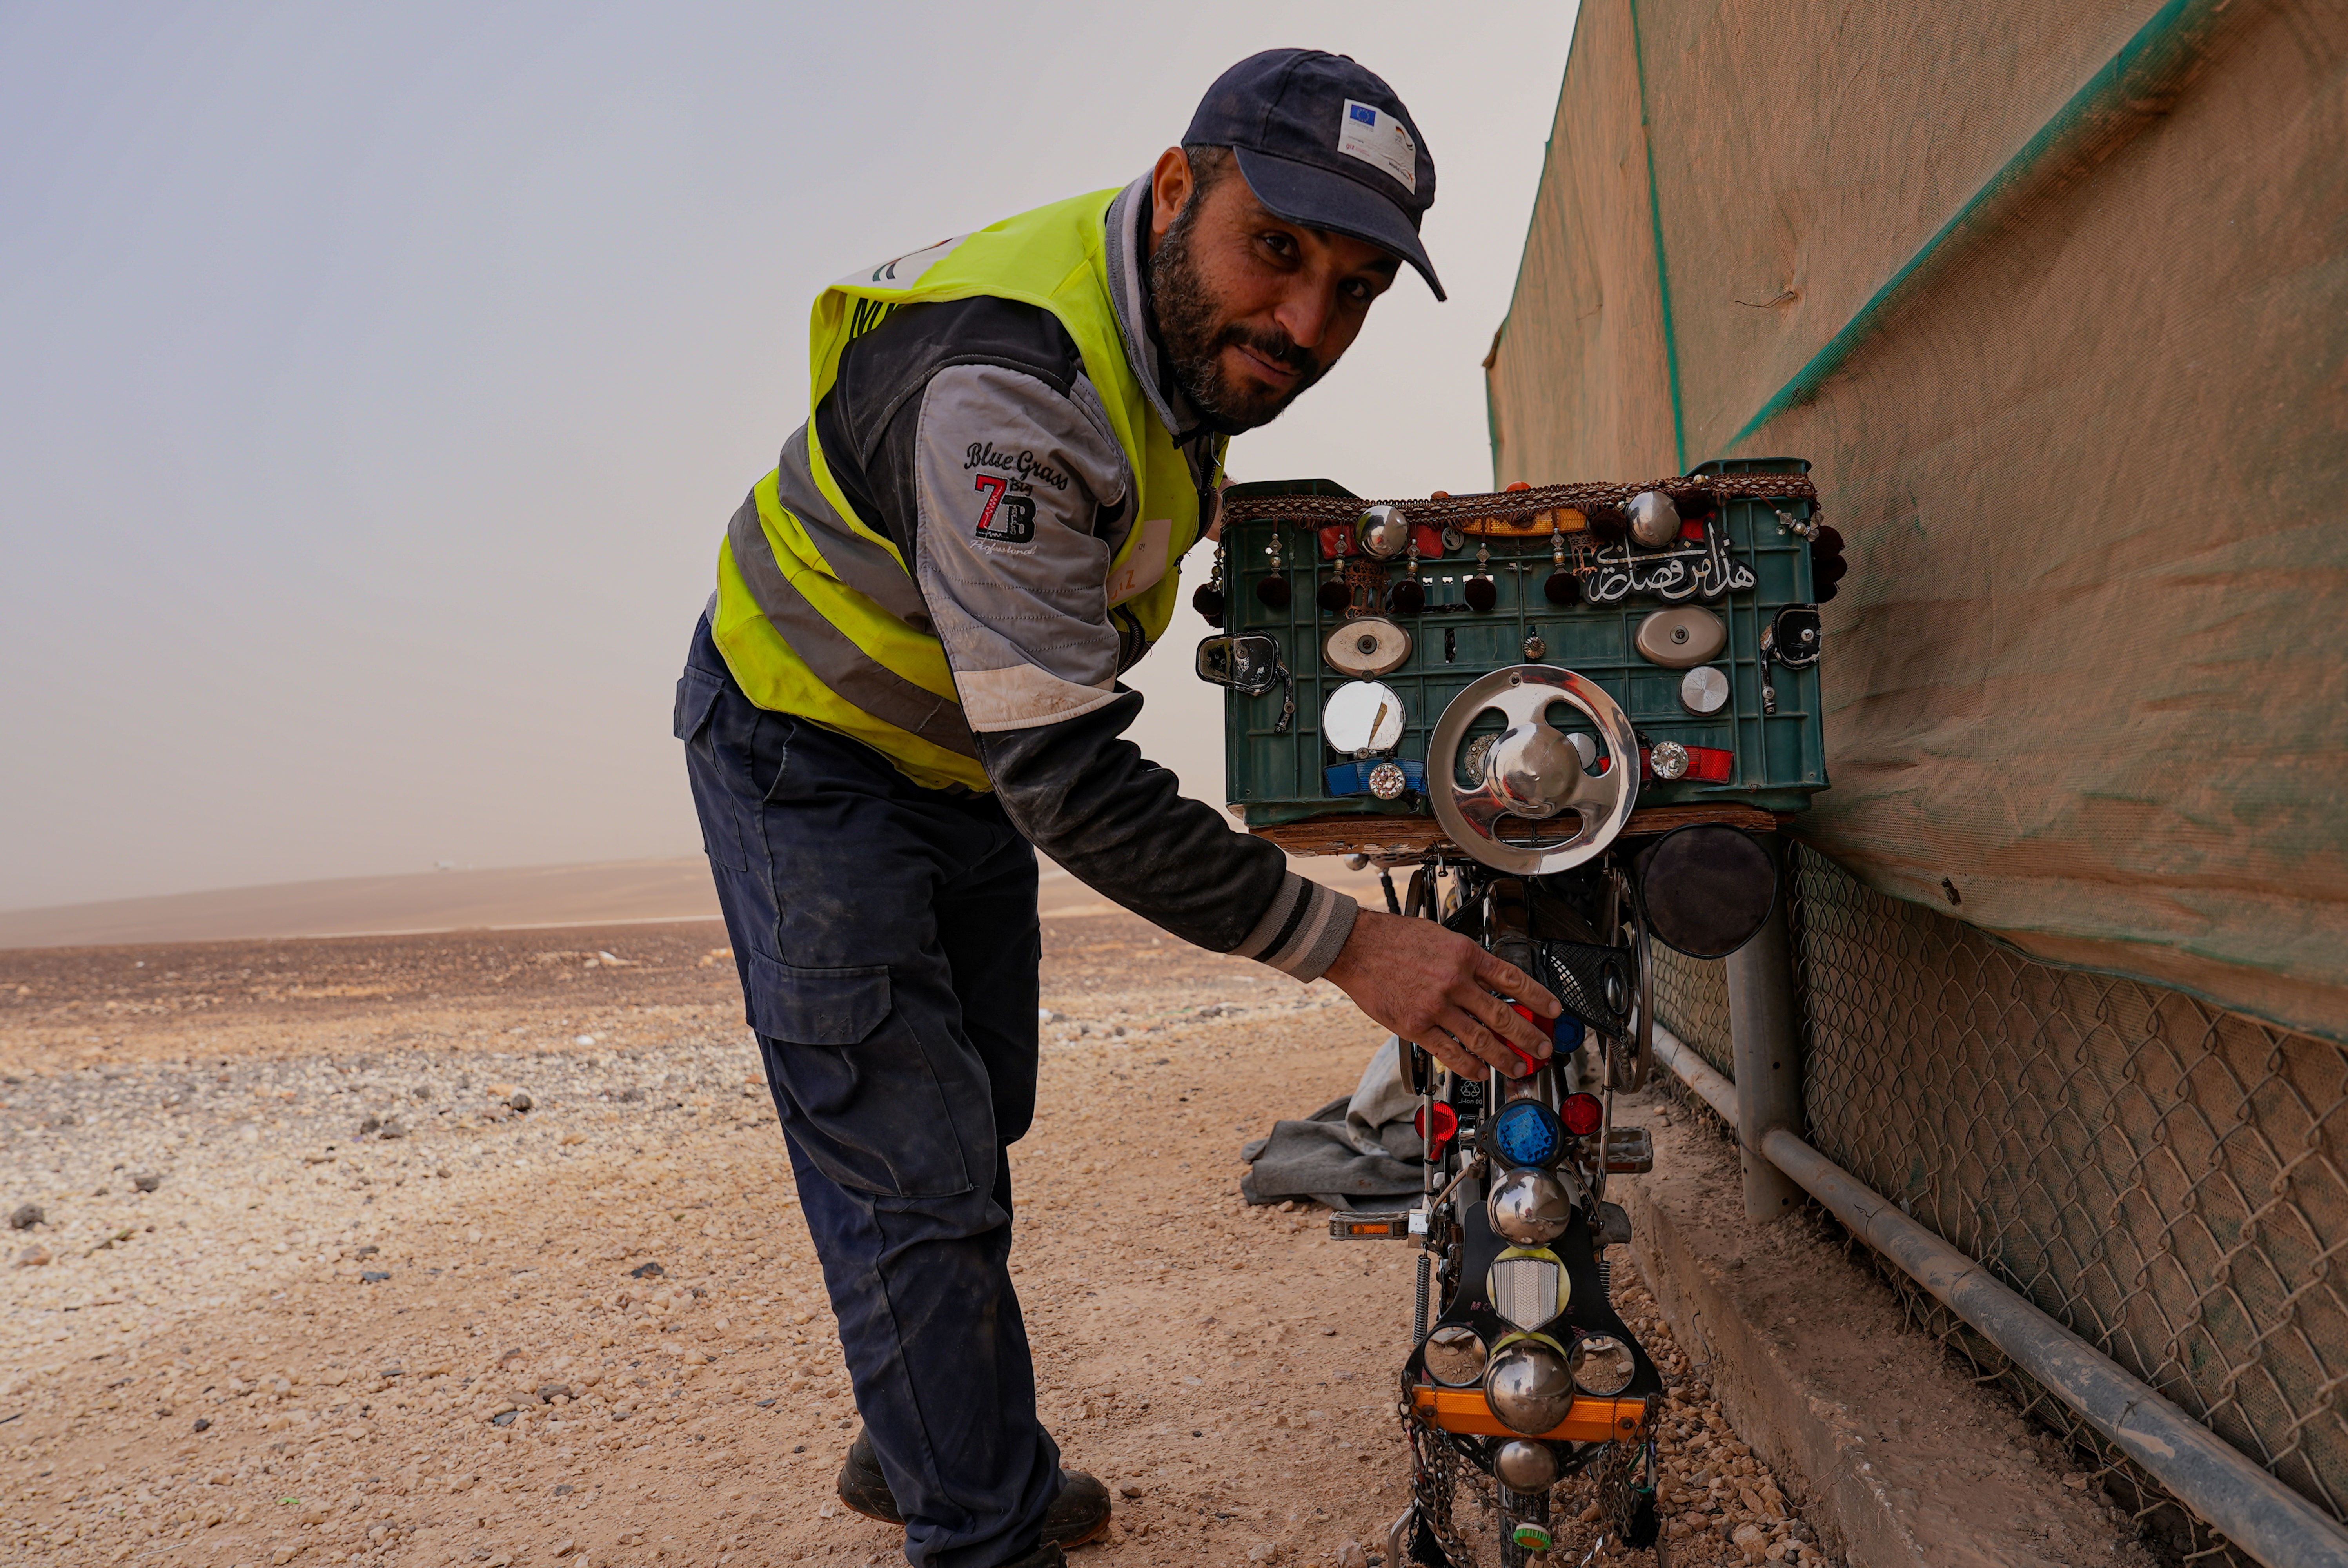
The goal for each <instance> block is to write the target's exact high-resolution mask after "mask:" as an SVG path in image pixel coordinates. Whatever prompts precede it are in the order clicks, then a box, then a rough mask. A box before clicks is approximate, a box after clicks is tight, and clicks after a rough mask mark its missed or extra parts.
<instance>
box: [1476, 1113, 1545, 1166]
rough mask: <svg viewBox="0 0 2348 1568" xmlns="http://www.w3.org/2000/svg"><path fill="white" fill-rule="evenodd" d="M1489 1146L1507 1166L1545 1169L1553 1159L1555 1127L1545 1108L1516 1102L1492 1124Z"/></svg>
mask: <svg viewBox="0 0 2348 1568" xmlns="http://www.w3.org/2000/svg"><path fill="white" fill-rule="evenodd" d="M1492 1146H1493V1147H1494V1148H1496V1149H1498V1150H1499V1151H1500V1158H1501V1159H1503V1160H1505V1161H1508V1162H1509V1164H1511V1165H1546V1164H1548V1163H1549V1162H1550V1161H1551V1160H1553V1159H1555V1158H1556V1157H1557V1147H1558V1137H1557V1123H1556V1122H1555V1121H1554V1120H1553V1119H1551V1118H1550V1114H1549V1111H1548V1109H1547V1108H1545V1107H1543V1106H1540V1105H1537V1104H1535V1103H1534V1102H1533V1101H1531V1100H1529V1099H1520V1100H1519V1101H1517V1103H1516V1104H1514V1105H1512V1106H1509V1107H1508V1108H1507V1109H1504V1110H1502V1111H1501V1112H1500V1114H1499V1117H1498V1119H1497V1120H1495V1121H1494V1122H1493V1123H1492Z"/></svg>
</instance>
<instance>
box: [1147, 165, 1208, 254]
mask: <svg viewBox="0 0 2348 1568" xmlns="http://www.w3.org/2000/svg"><path fill="white" fill-rule="evenodd" d="M1198 188H1199V183H1198V181H1197V179H1196V177H1194V176H1193V175H1192V174H1191V172H1190V155H1189V153H1187V152H1185V151H1183V150H1181V149H1180V148H1179V147H1169V148H1168V149H1167V150H1165V151H1163V152H1161V153H1159V155H1158V167H1157V168H1155V169H1153V170H1150V171H1149V237H1150V238H1151V239H1152V240H1153V241H1154V240H1157V239H1159V238H1160V237H1161V236H1163V235H1164V234H1165V232H1166V231H1167V230H1168V229H1169V228H1170V227H1172V226H1173V222H1174V217H1175V214H1176V213H1178V212H1179V211H1182V209H1183V207H1184V205H1185V204H1187V203H1188V202H1189V200H1190V197H1191V195H1192V194H1193V193H1194V192H1195V191H1197V190H1198Z"/></svg>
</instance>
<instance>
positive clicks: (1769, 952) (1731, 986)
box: [1728, 833, 1809, 1220]
mask: <svg viewBox="0 0 2348 1568" xmlns="http://www.w3.org/2000/svg"><path fill="white" fill-rule="evenodd" d="M1763 842H1764V843H1765V844H1766V845H1767V846H1768V849H1769V854H1770V858H1771V859H1772V860H1774V861H1776V862H1777V903H1776V908H1774V909H1772V910H1771V911H1770V912H1769V920H1768V923H1766V924H1765V925H1764V926H1762V928H1761V930H1760V933H1759V934H1757V935H1756V936H1755V937H1754V938H1753V940H1752V941H1750V942H1748V943H1746V944H1745V945H1744V946H1743V947H1741V948H1739V949H1738V950H1737V951H1736V952H1735V953H1733V954H1730V955H1729V959H1728V1034H1729V1040H1730V1045H1731V1048H1732V1051H1733V1053H1734V1060H1735V1068H1736V1150H1737V1157H1738V1160H1739V1161H1740V1162H1741V1163H1742V1165H1743V1166H1744V1171H1745V1215H1746V1218H1747V1219H1750V1220H1776V1219H1780V1218H1783V1217H1784V1216H1785V1215H1787V1214H1789V1213H1791V1212H1793V1211H1794V1207H1795V1205H1797V1203H1799V1202H1801V1201H1802V1189H1801V1188H1800V1187H1799V1186H1798V1185H1797V1184H1796V1183H1795V1182H1794V1181H1793V1180H1792V1179H1791V1178H1790V1177H1788V1176H1787V1175H1786V1173H1785V1172H1784V1171H1780V1170H1778V1169H1777V1167H1776V1165H1774V1164H1772V1163H1771V1162H1770V1161H1769V1160H1768V1158H1767V1157H1766V1155H1764V1154H1763V1153H1762V1152H1761V1140H1762V1139H1764V1138H1766V1137H1767V1136H1768V1134H1769V1133H1770V1132H1772V1131H1773V1130H1776V1129H1778V1128H1784V1129H1785V1130H1787V1131H1788V1132H1791V1133H1792V1134H1794V1135H1795V1136H1796V1137H1797V1138H1799V1137H1803V1136H1805V1135H1806V1134H1807V1132H1808V1130H1809V1129H1808V1127H1807V1125H1806V1124H1805V1122H1804V1120H1803V1118H1802V1056H1801V1036H1800V1031H1799V1028H1798V1026H1797V1020H1796V1018H1795V1016H1794V951H1793V943H1792V940H1791V938H1790V936H1789V934H1788V930H1789V926H1788V922H1787V918H1786V912H1787V906H1789V905H1790V904H1791V903H1793V900H1794V882H1793V868H1792V867H1791V866H1790V865H1789V864H1788V863H1787V853H1786V841H1785V838H1784V836H1783V835H1781V834H1776V833H1772V834H1770V835H1769V836H1768V837H1767V838H1766V839H1764V840H1763Z"/></svg>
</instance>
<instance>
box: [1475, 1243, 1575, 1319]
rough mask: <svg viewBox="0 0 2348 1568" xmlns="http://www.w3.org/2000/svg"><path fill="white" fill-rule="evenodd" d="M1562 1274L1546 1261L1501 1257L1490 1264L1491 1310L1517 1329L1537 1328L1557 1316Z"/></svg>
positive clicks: (1543, 1259) (1554, 1265)
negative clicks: (1558, 1289)
mask: <svg viewBox="0 0 2348 1568" xmlns="http://www.w3.org/2000/svg"><path fill="white" fill-rule="evenodd" d="M1561 1272H1562V1271H1560V1269H1559V1267H1558V1265H1557V1264H1553V1263H1550V1262H1549V1261H1548V1260H1547V1259H1545V1258H1502V1259H1501V1260H1500V1261H1499V1262H1498V1263H1496V1264H1493V1265H1492V1310H1493V1311H1494V1312H1497V1313H1498V1314H1499V1315H1501V1316H1502V1317H1505V1318H1507V1319H1508V1320H1509V1322H1510V1323H1513V1324H1515V1325H1516V1326H1518V1327H1519V1328H1526V1329H1531V1328H1539V1327H1540V1326H1541V1325H1542V1324H1544V1323H1547V1322H1548V1321H1549V1320H1550V1318H1552V1317H1555V1316H1556V1315H1557V1314H1558V1306H1559V1303H1558V1292H1557V1286H1558V1279H1559V1277H1560V1273H1561Z"/></svg>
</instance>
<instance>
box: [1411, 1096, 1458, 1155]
mask: <svg viewBox="0 0 2348 1568" xmlns="http://www.w3.org/2000/svg"><path fill="white" fill-rule="evenodd" d="M1410 1125H1411V1126H1412V1128H1414V1129H1415V1130H1416V1131H1417V1133H1418V1137H1419V1140H1420V1141H1421V1142H1423V1143H1431V1144H1432V1145H1433V1147H1432V1148H1430V1149H1429V1150H1427V1152H1428V1153H1429V1154H1432V1153H1434V1152H1435V1150H1437V1149H1440V1148H1442V1147H1443V1146H1444V1145H1445V1144H1447V1143H1448V1142H1450V1141H1451V1140H1452V1139H1454V1138H1455V1137H1457V1136H1458V1132H1459V1113H1458V1112H1457V1111H1456V1110H1454V1109H1451V1108H1450V1107H1449V1106H1447V1105H1444V1104H1442V1103H1440V1102H1438V1103H1437V1105H1436V1108H1435V1136H1434V1138H1432V1139H1429V1138H1428V1137H1427V1136H1426V1107H1425V1106H1421V1107H1419V1109H1416V1110H1414V1111H1412V1112H1411V1113H1410Z"/></svg>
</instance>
